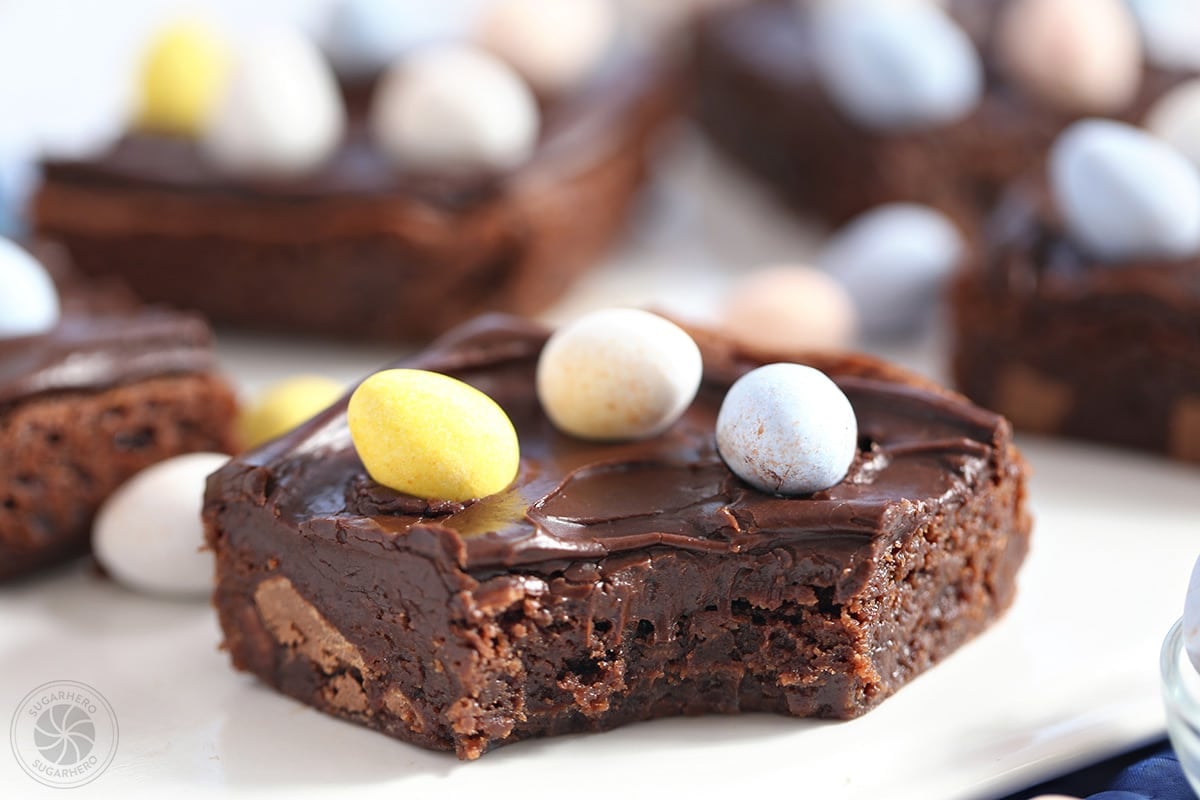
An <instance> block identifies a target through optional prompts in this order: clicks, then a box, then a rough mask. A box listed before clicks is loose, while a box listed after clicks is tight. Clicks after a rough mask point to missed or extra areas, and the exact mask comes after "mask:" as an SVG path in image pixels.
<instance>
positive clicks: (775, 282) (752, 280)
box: [724, 266, 857, 353]
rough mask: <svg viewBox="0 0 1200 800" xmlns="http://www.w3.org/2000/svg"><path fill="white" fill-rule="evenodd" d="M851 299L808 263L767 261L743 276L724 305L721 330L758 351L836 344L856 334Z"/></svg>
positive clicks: (826, 347) (777, 351)
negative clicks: (777, 264)
mask: <svg viewBox="0 0 1200 800" xmlns="http://www.w3.org/2000/svg"><path fill="white" fill-rule="evenodd" d="M856 325H857V321H856V315H855V311H854V303H853V301H852V300H851V299H850V296H849V295H848V294H847V293H846V290H845V289H843V288H842V286H841V284H839V283H838V282H837V281H835V280H834V279H833V278H831V277H829V276H828V275H827V274H825V273H824V272H821V271H820V270H815V269H812V268H810V267H799V266H795V267H788V266H780V267H771V268H768V269H763V270H759V271H757V272H754V273H752V274H750V275H749V276H747V277H746V278H745V279H743V280H742V281H741V282H740V283H739V285H738V286H736V288H735V289H734V291H733V293H732V294H731V295H730V298H729V302H728V303H727V304H726V306H725V314H724V328H725V332H726V333H727V334H729V335H730V336H731V337H732V338H734V339H736V340H737V341H738V342H740V343H741V344H742V345H744V346H747V347H749V348H750V349H752V350H754V351H757V352H776V353H780V352H787V351H789V350H796V349H800V348H814V349H838V348H843V347H845V346H846V345H848V344H849V343H850V340H851V339H853V338H854V331H855V328H856Z"/></svg>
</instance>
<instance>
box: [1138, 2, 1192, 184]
mask: <svg viewBox="0 0 1200 800" xmlns="http://www.w3.org/2000/svg"><path fill="white" fill-rule="evenodd" d="M1197 17H1200V8H1197ZM1146 129H1147V130H1149V131H1150V132H1151V133H1153V134H1154V135H1156V136H1158V137H1159V138H1160V139H1162V140H1163V141H1165V142H1167V143H1168V144H1170V145H1172V146H1173V147H1175V148H1176V149H1177V150H1179V152H1181V153H1183V155H1184V156H1185V157H1186V158H1187V159H1188V160H1189V161H1191V162H1192V163H1193V164H1195V165H1196V166H1197V167H1200V78H1193V79H1192V80H1190V81H1187V82H1185V83H1181V84H1179V85H1178V86H1176V87H1175V88H1174V89H1172V90H1171V91H1169V92H1167V93H1166V94H1165V95H1163V96H1162V97H1161V98H1160V99H1159V101H1158V102H1157V103H1155V104H1154V107H1153V108H1151V109H1150V111H1149V112H1148V113H1147V114H1146Z"/></svg>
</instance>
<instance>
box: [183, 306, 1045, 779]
mask: <svg viewBox="0 0 1200 800" xmlns="http://www.w3.org/2000/svg"><path fill="white" fill-rule="evenodd" d="M545 335H546V334H545V332H544V331H541V330H540V329H537V328H534V327H533V326H530V325H526V324H524V323H519V322H516V321H514V320H511V319H509V318H495V317H493V318H489V319H485V320H481V321H479V322H477V323H475V324H473V325H471V326H468V327H467V328H465V329H460V330H459V331H457V332H453V333H451V334H450V335H449V336H448V337H446V338H444V339H443V340H441V342H439V343H438V344H436V345H435V346H434V347H433V348H432V349H431V350H430V351H428V352H427V353H426V354H425V355H424V356H421V357H419V358H417V359H416V360H415V361H414V362H410V364H409V365H410V366H418V367H421V368H425V369H434V370H439V371H443V372H447V373H449V374H453V375H455V376H456V377H460V378H462V379H464V380H466V381H468V382H469V383H473V384H474V385H476V386H478V387H480V388H482V389H483V390H485V391H487V392H488V393H489V394H491V395H492V396H493V397H494V398H495V399H496V400H497V401H498V402H499V403H500V404H501V406H503V407H504V408H505V410H506V411H508V412H509V414H510V416H511V417H512V418H513V421H514V423H515V424H516V427H517V430H518V433H519V435H520V437H521V444H522V450H523V461H522V468H521V474H520V475H519V476H518V478H517V481H516V483H515V484H514V486H513V487H512V488H511V489H510V490H506V491H505V492H502V493H501V494H499V495H494V496H492V497H489V498H484V499H482V500H479V501H476V502H474V503H471V504H467V505H465V506H448V505H446V506H442V507H434V506H429V505H424V504H422V503H420V502H419V501H414V500H413V499H412V498H407V497H404V496H401V495H396V494H395V493H390V492H388V491H387V490H384V489H382V488H381V487H378V486H376V485H374V484H372V483H371V482H370V481H369V480H367V479H365V477H364V475H363V469H362V466H361V464H360V463H359V462H358V459H357V456H356V455H355V454H354V452H353V448H352V447H351V445H350V443H349V437H348V434H347V433H346V430H345V414H344V408H345V404H344V403H343V404H341V406H340V407H339V406H335V407H334V408H332V409H331V410H330V411H329V412H326V413H325V414H323V415H321V416H320V417H318V418H317V419H315V420H313V421H311V422H310V423H308V424H307V425H306V426H304V427H302V428H300V429H298V430H297V431H295V432H294V433H292V434H290V435H289V436H287V437H285V438H283V439H280V440H277V441H276V442H274V443H272V444H270V445H267V446H266V447H264V448H261V449H259V450H257V451H253V452H251V453H249V454H246V455H244V456H242V457H240V458H238V459H235V460H234V461H233V462H231V463H230V465H228V466H226V467H225V468H223V469H222V470H220V471H219V472H217V473H216V474H215V475H213V476H212V477H211V478H210V479H209V484H208V492H207V496H206V503H205V511H204V516H205V527H206V536H207V539H208V542H209V544H210V545H211V547H212V548H213V549H214V551H215V552H216V556H217V588H216V592H215V595H214V602H215V605H216V607H217V610H218V614H219V617H220V621H221V625H222V627H223V629H224V633H225V639H226V647H227V649H228V650H229V651H230V653H231V655H232V658H233V663H234V665H235V666H236V667H237V668H239V669H242V670H245V671H249V672H252V673H254V674H256V675H257V676H258V677H259V678H261V679H262V680H263V681H265V682H266V683H267V684H269V685H271V686H273V687H275V688H276V689H278V690H279V691H281V692H283V693H285V694H288V695H291V696H292V697H295V698H297V699H299V700H301V701H302V702H305V703H307V704H309V705H312V706H314V707H316V708H318V709H321V710H323V711H326V712H328V713H331V714H334V715H336V716H339V717H343V718H346V719H350V720H353V721H355V722H358V723H360V724H363V725H366V726H368V727H371V728H374V729H376V730H379V731H382V732H384V733H387V734H389V735H392V736H395V737H397V738H399V739H403V740H405V741H408V742H412V743H415V744H418V745H421V746H424V747H428V748H433V749H439V750H454V751H456V752H457V754H458V755H459V757H460V758H464V759H474V758H477V757H478V756H480V755H481V754H482V753H484V752H485V751H487V750H488V749H490V748H492V747H495V746H497V745H499V744H503V743H507V742H512V741H516V740H520V739H525V738H530V737H535V736H546V735H555V734H562V733H569V732H576V731H589V730H604V729H608V728H613V727H616V726H618V725H622V724H624V723H627V722H632V721H636V720H645V719H651V718H655V717H663V716H671V715H696V714H705V713H714V712H716V713H735V712H744V711H770V712H776V713H781V714H789V715H793V716H801V717H808V716H816V717H827V718H843V719H844V718H851V717H856V716H859V715H861V714H863V713H865V712H866V711H868V710H869V709H871V708H872V707H874V706H875V705H877V704H878V703H879V702H881V701H882V700H883V699H884V698H886V697H888V696H889V695H891V694H892V693H893V692H895V691H896V690H897V689H899V688H900V687H901V686H903V685H904V684H905V683H907V682H908V681H909V680H910V679H911V678H912V677H914V676H915V675H917V674H919V673H921V672H922V671H924V670H925V669H927V668H928V667H930V666H931V665H933V664H935V663H936V662H938V661H939V660H941V659H942V658H943V657H945V656H946V655H947V654H949V653H950V652H951V651H953V650H954V649H955V648H956V647H958V646H959V645H960V644H962V643H963V642H965V641H966V640H968V639H970V638H971V637H973V636H974V635H975V634H977V633H979V632H980V631H982V630H983V629H984V628H986V627H987V626H988V625H989V624H990V623H991V622H992V621H993V620H994V619H996V618H997V617H998V616H999V615H1000V614H1001V613H1002V612H1003V611H1004V610H1005V609H1006V608H1007V607H1008V606H1009V604H1010V603H1011V602H1012V599H1013V594H1014V591H1015V577H1016V573H1017V570H1018V568H1019V566H1020V564H1021V562H1022V561H1023V559H1024V556H1025V553H1026V551H1027V548H1028V542H1029V532H1030V524H1031V523H1030V518H1029V515H1028V513H1027V511H1026V506H1025V473H1026V469H1025V465H1024V462H1023V460H1022V459H1021V457H1020V455H1019V453H1018V452H1017V451H1016V450H1015V448H1014V447H1013V444H1012V441H1011V430H1010V427H1009V425H1008V423H1007V422H1006V421H1005V420H1004V419H1003V418H1001V417H999V416H997V415H994V414H991V413H989V412H985V411H982V410H981V409H978V408H976V407H974V406H971V405H970V404H969V403H968V402H967V401H965V400H964V399H962V398H961V397H959V396H958V395H955V394H952V393H950V392H947V391H945V390H941V389H938V388H936V387H932V386H930V385H928V384H926V383H924V382H922V381H920V380H919V379H916V378H912V377H910V376H908V375H907V374H906V373H902V372H900V371H899V370H896V369H894V368H891V367H888V366H886V365H884V364H881V363H879V362H875V361H871V360H869V359H864V358H861V357H856V356H817V357H812V358H803V359H800V360H802V361H804V362H806V363H811V364H813V365H814V366H817V367H818V368H820V369H823V370H824V371H826V372H827V373H828V374H830V376H831V377H832V378H834V380H835V381H837V382H838V383H839V385H841V386H842V387H843V389H844V390H845V391H847V394H848V396H849V397H850V399H851V402H852V404H853V405H854V406H855V410H856V413H857V414H858V416H859V421H860V431H861V434H862V441H861V443H860V445H861V446H860V454H859V457H858V458H857V460H856V462H855V465H854V466H853V467H852V469H851V473H850V475H849V476H848V477H847V479H846V480H845V481H843V483H842V484H839V485H838V486H836V487H833V488H832V489H830V490H827V491H825V492H819V493H817V494H815V495H812V496H811V497H805V498H778V497H771V496H768V495H763V494H761V493H758V492H755V491H754V490H752V489H750V488H749V487H748V486H746V485H745V484H742V483H741V482H740V481H738V480H737V479H736V478H735V477H734V476H732V474H731V473H730V472H729V471H728V469H727V468H726V467H725V466H724V464H723V463H721V461H720V459H719V456H717V454H716V452H715V444H713V443H712V441H711V440H712V439H713V438H714V437H713V432H712V431H713V428H712V425H713V420H714V419H715V415H716V410H717V408H718V407H719V403H720V399H721V397H722V396H723V394H724V391H725V390H726V389H727V388H728V386H729V384H730V383H731V382H732V380H734V379H735V378H736V376H737V375H739V374H742V373H744V372H745V371H747V370H749V369H751V368H753V367H754V366H756V365H757V363H756V362H752V361H750V360H749V359H747V358H746V357H744V356H743V355H742V354H740V353H738V352H736V351H735V350H733V349H732V348H731V347H730V346H729V345H727V344H726V343H724V342H721V341H717V340H712V339H709V338H707V337H703V336H702V337H699V339H700V341H701V345H702V350H703V352H704V358H705V383H704V386H703V387H702V389H701V393H700V396H699V397H698V398H697V401H696V403H695V404H693V407H692V408H691V409H690V410H689V411H688V413H687V415H685V417H684V419H683V420H681V421H680V422H679V423H678V424H677V425H676V426H675V427H674V428H673V429H672V430H670V431H668V432H667V433H666V434H663V435H662V436H660V437H656V438H655V439H652V440H649V441H646V442H635V443H625V444H618V445H598V444H594V443H583V442H577V441H574V440H571V439H569V438H568V437H565V436H562V435H561V434H558V433H557V432H555V431H554V430H553V428H552V427H551V426H550V425H549V423H548V422H546V420H545V419H544V416H543V415H542V414H541V412H540V409H538V408H537V401H536V398H535V397H534V392H533V372H534V368H535V365H536V359H537V354H538V353H539V351H540V349H541V346H542V344H543V343H544V341H545ZM793 355H794V354H793Z"/></svg>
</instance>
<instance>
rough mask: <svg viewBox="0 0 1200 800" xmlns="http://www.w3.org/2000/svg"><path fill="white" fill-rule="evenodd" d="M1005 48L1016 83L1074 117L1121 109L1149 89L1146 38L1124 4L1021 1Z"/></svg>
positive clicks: (1008, 24) (1009, 15)
mask: <svg viewBox="0 0 1200 800" xmlns="http://www.w3.org/2000/svg"><path fill="white" fill-rule="evenodd" d="M997 48H998V53H999V59H1000V63H1001V64H1002V66H1003V68H1004V69H1005V70H1006V71H1007V72H1008V74H1009V75H1011V76H1012V77H1013V79H1014V80H1016V81H1017V82H1018V83H1020V84H1021V85H1022V86H1023V87H1024V88H1025V89H1026V90H1027V91H1028V92H1030V93H1031V94H1032V95H1034V96H1035V97H1038V98H1039V99H1041V100H1042V101H1043V102H1046V103H1049V104H1051V105H1053V106H1055V107H1057V108H1061V109H1064V110H1067V111H1073V112H1082V113H1103V112H1113V111H1118V110H1120V109H1122V108H1124V107H1125V106H1126V105H1128V104H1129V102H1130V101H1131V100H1133V98H1134V96H1135V95H1136V93H1137V90H1138V87H1139V86H1140V85H1141V80H1142V46H1141V37H1140V36H1139V34H1138V28H1137V23H1136V21H1135V20H1134V18H1133V15H1132V14H1131V13H1130V12H1129V9H1128V8H1127V7H1126V6H1125V4H1124V0H1013V2H1011V3H1010V4H1009V5H1008V6H1007V7H1006V8H1005V10H1004V13H1003V15H1002V16H1001V18H1000V23H999V27H998V30H997Z"/></svg>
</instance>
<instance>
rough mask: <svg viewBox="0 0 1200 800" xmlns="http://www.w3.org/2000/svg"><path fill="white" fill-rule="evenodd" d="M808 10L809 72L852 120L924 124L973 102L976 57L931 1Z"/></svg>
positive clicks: (882, 125) (861, 0)
mask: <svg viewBox="0 0 1200 800" xmlns="http://www.w3.org/2000/svg"><path fill="white" fill-rule="evenodd" d="M813 14H814V28H815V29H814V32H813V36H814V40H815V41H816V43H817V48H816V57H817V73H818V75H819V77H820V79H821V82H822V84H823V85H824V87H825V90H826V91H827V92H828V93H829V96H830V97H831V98H832V99H833V101H834V102H835V103H836V104H837V106H838V108H840V109H841V110H842V112H844V113H845V114H846V115H847V116H849V117H850V118H851V119H853V120H855V121H856V122H858V123H859V124H861V125H864V126H866V127H870V128H878V129H883V130H905V129H919V128H931V127H935V126H938V125H944V124H948V123H951V122H954V121H956V120H959V119H961V118H962V117H964V116H966V115H967V114H968V113H970V111H971V110H972V109H974V108H975V106H976V104H977V103H978V102H979V98H980V95H981V94H982V92H983V67H982V64H981V62H980V58H979V54H978V53H977V52H976V50H975V46H974V45H973V44H972V43H971V40H970V39H969V38H968V37H967V35H966V33H965V32H964V31H963V30H962V29H961V28H959V27H958V25H956V24H955V23H954V21H953V20H951V19H950V18H949V17H948V16H947V15H946V13H945V12H944V11H942V10H941V9H940V8H938V7H937V6H936V5H935V4H933V3H896V2H894V0H842V1H841V2H836V3H824V4H820V5H819V6H818V8H817V9H816V10H814V12H813Z"/></svg>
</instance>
